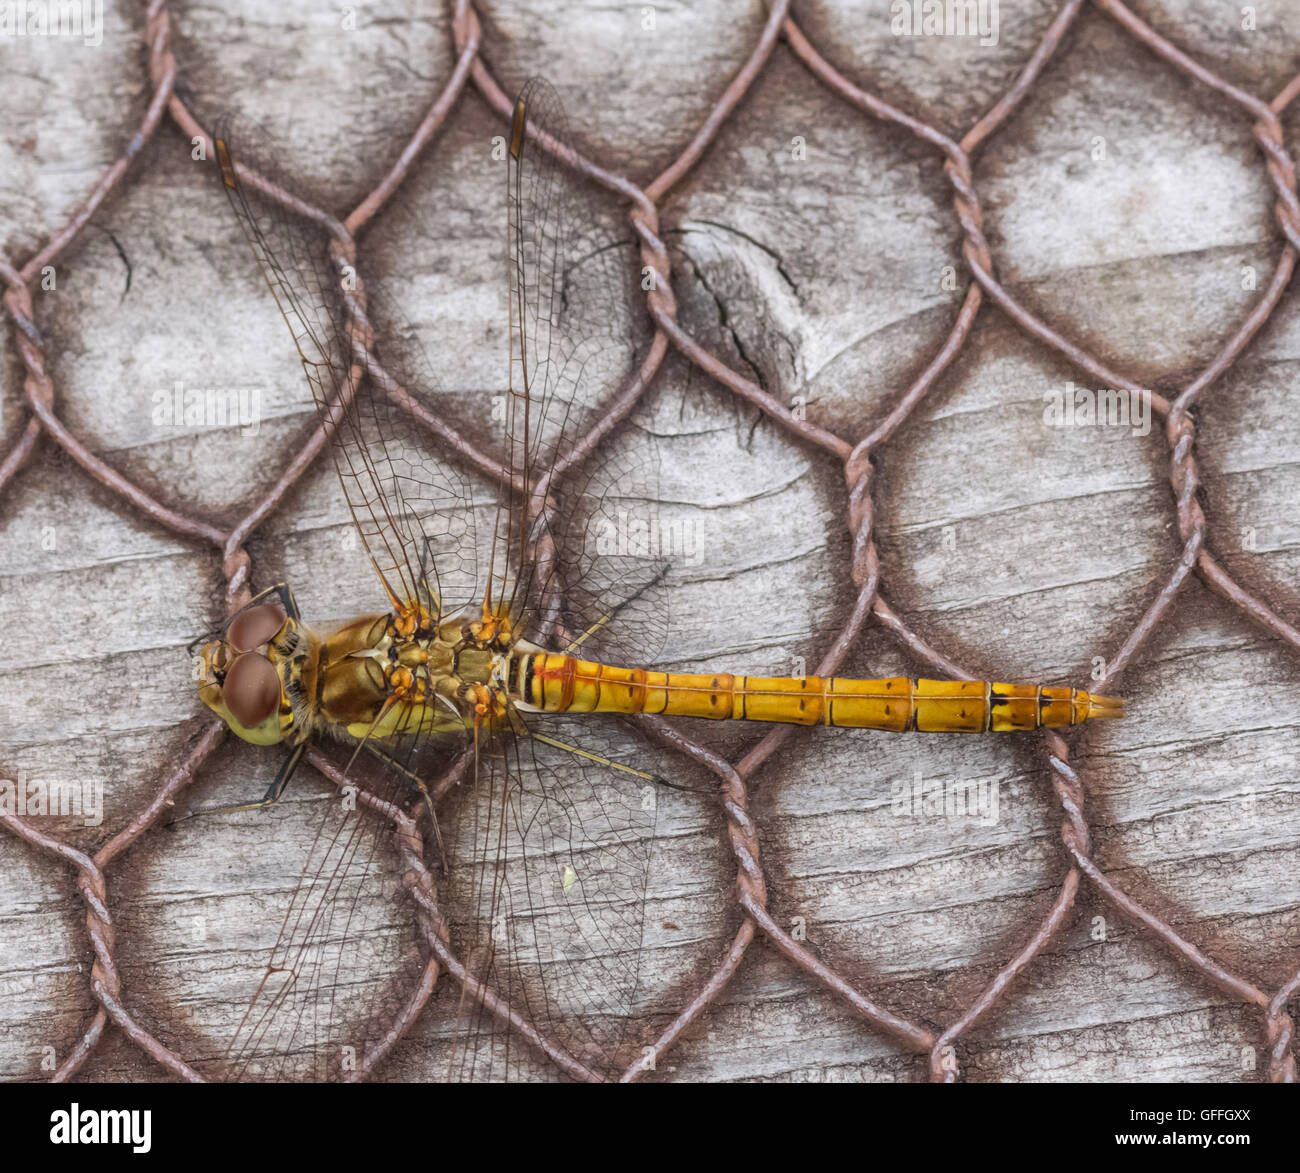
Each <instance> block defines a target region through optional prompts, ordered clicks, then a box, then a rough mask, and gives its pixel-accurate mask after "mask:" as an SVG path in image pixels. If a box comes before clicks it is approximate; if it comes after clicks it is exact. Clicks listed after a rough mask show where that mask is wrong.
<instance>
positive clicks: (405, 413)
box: [217, 137, 477, 611]
mask: <svg viewBox="0 0 1300 1173" xmlns="http://www.w3.org/2000/svg"><path fill="white" fill-rule="evenodd" d="M217 151H218V159H219V162H220V164H221V172H222V181H223V185H224V187H225V190H226V194H227V196H228V197H229V200H230V206H231V208H232V209H233V210H234V213H235V216H236V218H237V219H238V221H239V223H240V226H241V227H242V228H243V230H244V235H245V236H246V237H247V239H248V242H249V244H250V246H251V247H252V249H253V253H254V255H255V256H256V258H257V261H258V264H259V266H260V268H261V270H262V274H263V276H264V277H265V278H266V283H267V285H268V286H269V287H270V289H271V292H272V294H273V295H274V296H275V300H276V304H277V305H278V306H279V308H280V312H281V314H282V315H283V316H284V320H285V323H286V324H287V325H288V327H289V331H290V333H291V334H292V336H293V342H294V345H295V346H296V347H297V350H298V354H299V357H300V358H301V360H302V368H303V372H304V374H305V375H306V376H307V382H308V385H309V386H310V387H311V392H312V399H313V401H314V403H315V405H316V411H317V414H318V416H319V418H320V421H321V423H322V425H323V426H324V427H325V428H326V429H328V430H329V432H330V434H331V443H330V453H331V456H332V459H333V463H334V467H335V469H336V471H337V472H338V477H339V481H340V483H341V484H342V486H343V493H344V496H345V498H346V499H347V502H348V507H349V509H350V510H351V513H352V518H353V522H354V523H355V525H356V528H357V532H358V534H359V535H360V537H361V541H362V543H363V545H364V548H365V550H366V553H367V555H368V557H369V559H370V561H371V564H372V565H373V566H374V568H375V571H376V573H377V574H378V575H379V577H380V579H381V581H382V583H383V584H384V586H385V588H386V591H387V593H388V594H389V596H390V599H391V600H392V601H394V602H395V603H398V604H404V603H407V602H409V601H411V600H417V599H418V600H421V601H424V602H426V605H427V604H428V602H429V601H430V600H429V596H430V595H431V596H432V602H433V603H434V605H435V607H436V609H437V610H439V611H443V610H454V609H457V608H458V607H460V606H463V605H464V604H465V603H467V602H468V601H470V599H471V598H472V597H473V595H474V593H475V591H476V589H477V543H476V541H475V534H474V529H473V525H474V522H473V512H472V509H471V508H470V502H471V498H470V492H469V486H468V484H467V483H466V481H465V479H464V477H463V476H461V475H460V473H459V472H458V471H457V470H456V469H455V467H454V466H452V465H450V464H449V463H448V462H447V461H445V460H443V461H434V460H431V459H430V458H429V451H430V441H431V439H432V437H431V436H430V434H429V431H428V429H427V428H426V427H425V426H424V425H423V424H422V423H421V422H420V421H419V420H418V419H417V418H416V416H417V414H419V413H420V412H421V410H423V411H424V412H425V414H426V415H429V416H431V417H433V418H436V411H433V409H432V407H431V405H430V404H429V401H428V400H427V399H426V395H425V391H424V390H423V389H422V387H421V384H424V387H425V388H428V387H431V386H432V385H433V375H432V372H431V370H430V369H429V364H428V362H427V360H426V359H424V358H423V356H422V354H421V353H420V352H419V350H418V343H414V342H413V341H412V339H413V332H412V331H411V330H410V329H409V325H408V324H407V323H405V320H404V319H403V318H402V317H401V315H400V314H399V313H398V312H397V311H396V309H395V307H393V306H392V305H391V304H390V303H388V302H387V301H382V300H381V299H379V298H378V297H374V298H373V300H375V301H376V302H377V303H378V308H380V309H381V310H382V311H383V312H385V313H386V314H387V315H388V317H389V321H388V322H387V323H386V325H387V326H388V327H389V330H388V334H387V339H388V341H389V343H390V345H389V347H388V348H387V349H386V350H385V361H384V363H383V373H382V374H381V375H380V376H379V377H378V378H376V377H373V375H372V376H371V377H363V372H365V371H366V369H367V366H368V364H367V361H366V357H365V355H364V354H363V353H362V352H361V351H360V350H359V349H358V347H357V346H356V345H354V342H358V343H359V342H363V341H369V337H370V336H369V330H370V323H369V318H368V317H367V316H365V315H366V305H365V304H364V303H363V302H362V301H361V300H359V298H358V296H357V293H358V291H357V287H356V286H357V281H356V274H355V272H354V271H353V270H352V269H351V267H350V266H349V265H348V263H347V262H346V260H345V259H344V258H343V256H342V255H341V253H340V250H339V248H338V247H337V239H336V238H334V237H331V234H330V232H329V230H328V226H327V225H325V224H322V223H321V222H319V221H318V220H316V219H312V218H309V217H307V216H304V215H301V214H299V212H298V211H297V210H293V211H291V210H290V209H289V208H288V207H287V205H288V204H291V203H293V201H292V199H291V197H288V196H287V195H286V194H285V193H284V192H283V189H281V188H280V187H279V186H278V185H277V184H276V183H275V182H274V181H273V180H270V179H269V178H268V175H269V173H268V171H267V170H266V165H265V164H264V163H263V162H262V161H261V160H257V159H254V161H253V162H252V163H251V164H246V159H253V155H252V154H251V153H248V152H245V149H244V147H243V146H242V144H241V145H240V147H239V151H240V153H239V155H238V157H237V156H236V147H235V144H234V143H233V142H232V141H231V139H230V138H229V137H222V138H219V139H218V140H217ZM277 197H278V198H277ZM404 326H405V327H407V328H405V329H404V328H403V327H404ZM385 375H386V376H388V377H384V376H385Z"/></svg>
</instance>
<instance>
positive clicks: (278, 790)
mask: <svg viewBox="0 0 1300 1173" xmlns="http://www.w3.org/2000/svg"><path fill="white" fill-rule="evenodd" d="M306 749H307V743H306V742H305V741H303V742H299V743H298V744H297V745H296V746H294V749H293V752H292V753H291V754H290V755H289V756H288V757H287V758H285V759H284V764H283V765H281V767H280V769H279V772H278V773H277V774H276V775H275V781H274V782H272V783H271V785H270V787H269V788H268V789H267V791H266V793H265V794H264V795H263V796H262V797H261V798H260V799H258V800H257V802H241V803H236V804H235V805H234V806H205V807H201V808H200V809H199V810H196V811H190V812H189V813H188V814H183V815H181V816H180V818H176V819H172V821H171V822H170V823H168V824H167V826H169V827H174V826H175V825H176V824H177V823H183V822H184V821H185V820H186V819H192V818H194V817H195V816H196V815H233V814H236V813H237V812H239V811H258V810H263V809H264V808H266V807H268V806H274V805H275V804H276V803H277V802H279V801H280V796H281V795H282V794H283V793H284V792H285V789H286V788H287V787H288V785H289V779H290V778H292V777H293V772H294V771H295V770H296V769H297V768H298V763H299V762H301V761H302V755H303V753H304V752H305V751H306Z"/></svg>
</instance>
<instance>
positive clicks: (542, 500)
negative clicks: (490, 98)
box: [493, 79, 668, 659]
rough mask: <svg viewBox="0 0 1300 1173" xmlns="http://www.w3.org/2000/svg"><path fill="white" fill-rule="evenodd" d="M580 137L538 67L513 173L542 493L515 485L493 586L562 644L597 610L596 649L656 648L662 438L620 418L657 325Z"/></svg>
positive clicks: (524, 427) (512, 284) (520, 117)
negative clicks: (575, 148)
mask: <svg viewBox="0 0 1300 1173" xmlns="http://www.w3.org/2000/svg"><path fill="white" fill-rule="evenodd" d="M571 142H572V139H571V137H570V130H569V126H568V122H567V119H566V118H565V115H564V112H563V107H562V105H561V103H560V101H559V99H558V97H557V96H556V94H555V92H554V90H553V89H552V88H551V87H550V86H549V85H548V84H547V83H546V82H545V81H542V80H538V79H534V80H533V81H530V82H529V83H528V85H527V86H525V87H524V90H523V92H522V93H521V95H520V97H519V100H518V102H517V103H516V114H515V123H514V126H513V127H512V134H511V150H510V158H509V175H508V180H507V197H508V198H507V206H508V209H509V211H508V217H509V232H508V238H509V243H510V258H509V266H508V273H509V284H508V299H509V307H510V317H511V355H510V378H509V390H508V395H507V399H506V413H505V415H506V422H505V443H504V450H505V463H506V464H507V466H508V467H509V468H510V469H511V471H512V473H514V474H516V476H517V478H518V480H519V481H520V482H521V483H522V484H524V485H527V486H529V487H530V489H531V492H530V493H529V495H528V497H527V499H526V500H520V499H519V498H518V496H517V495H516V496H515V497H514V498H508V497H507V498H503V501H502V508H501V511H500V513H499V519H500V520H499V521H498V524H497V527H496V536H497V537H498V539H499V540H498V548H497V549H495V550H494V554H493V568H494V571H493V578H494V580H495V581H494V594H495V595H497V596H498V597H500V596H504V597H506V598H507V599H509V600H511V601H512V602H513V608H512V609H513V610H514V611H515V613H516V614H518V615H520V616H523V617H524V618H523V620H522V621H523V622H524V623H525V624H526V625H528V626H530V627H531V633H530V638H533V639H535V640H537V642H540V643H547V644H557V645H559V646H563V644H564V643H565V642H566V641H567V640H570V639H573V638H577V637H578V636H579V635H581V634H582V633H583V632H585V631H587V630H588V628H590V627H592V625H595V624H600V627H601V630H600V631H599V633H598V636H599V637H597V633H595V632H593V633H592V635H590V636H588V640H589V641H591V642H589V643H588V645H587V646H588V650H589V651H593V652H600V653H602V654H609V655H613V656H615V657H619V656H622V657H624V658H626V657H629V656H631V657H633V658H645V659H648V658H652V657H653V656H654V655H656V654H657V653H658V651H659V648H660V647H661V646H662V643H663V638H664V634H665V631H666V622H665V620H664V612H665V608H664V604H663V597H662V591H661V590H660V589H659V587H660V584H661V583H662V581H663V579H664V577H665V571H666V569H667V565H668V560H667V559H666V558H665V557H664V552H663V549H662V543H661V542H660V541H659V540H658V536H659V526H658V505H657V501H658V469H659V457H658V450H657V447H656V445H655V444H654V441H653V437H651V436H650V435H648V434H647V433H645V432H644V431H638V430H636V429H633V428H629V427H626V426H625V427H623V428H617V427H615V428H611V426H610V425H611V423H612V422H613V417H612V415H611V412H612V410H613V408H614V405H615V404H617V403H618V402H619V400H620V396H621V395H622V394H623V393H624V392H625V391H626V389H627V388H628V387H629V386H630V385H632V384H633V383H634V381H635V380H636V378H637V375H638V372H639V369H640V364H641V362H642V361H643V359H644V357H645V355H646V353H647V351H648V349H649V342H650V336H651V332H650V329H649V323H648V319H647V317H646V315H645V313H644V311H643V310H642V309H641V303H642V299H641V296H640V293H639V291H638V288H637V280H638V276H639V271H640V270H639V259H638V252H637V248H636V245H635V242H634V241H633V240H631V239H630V237H628V236H627V229H626V227H622V226H621V221H619V220H613V219H611V211H613V212H615V213H616V212H617V209H611V208H610V207H608V206H607V205H605V204H602V203H601V202H600V200H599V199H598V198H597V197H596V193H595V192H594V191H593V189H592V188H591V186H590V185H589V184H587V183H584V182H583V180H582V179H581V178H580V177H579V176H578V175H577V174H575V172H574V170H573V169H572V167H571V165H570V162H571V156H570V155H569V154H568V151H567V150H566V148H565V146H564V144H569V143H571ZM566 160H569V161H570V162H566ZM620 235H622V236H623V237H625V239H620ZM633 599H635V600H636V605H635V607H632V605H631V601H632V600H633ZM620 609H621V619H622V622H621V623H620V624H619V625H617V626H614V625H612V624H611V623H610V622H609V616H610V615H611V614H612V613H613V612H614V611H616V610H620Z"/></svg>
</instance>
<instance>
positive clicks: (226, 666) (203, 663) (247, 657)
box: [195, 603, 298, 745]
mask: <svg viewBox="0 0 1300 1173" xmlns="http://www.w3.org/2000/svg"><path fill="white" fill-rule="evenodd" d="M296 629H297V625H296V624H295V623H294V622H293V621H292V620H291V619H289V618H288V617H287V616H286V615H285V613H284V611H283V610H281V608H280V607H278V606H277V605H276V604H275V603H260V604H258V605H257V606H254V607H249V608H247V609H245V610H243V611H241V612H240V613H239V614H238V615H236V616H235V618H234V619H233V620H231V623H230V626H229V627H227V628H226V630H225V632H224V633H223V635H222V636H221V638H219V639H214V640H211V641H209V642H208V643H207V644H205V645H204V647H203V649H202V650H201V651H200V652H199V653H198V657H197V660H196V663H195V675H196V677H197V678H198V683H199V698H200V699H201V700H202V701H203V703H204V704H205V705H207V706H208V708H210V709H211V710H212V711H213V712H214V713H216V714H217V716H218V717H220V718H221V719H222V720H223V721H225V723H226V724H227V725H229V726H230V728H231V730H232V731H233V732H234V733H235V734H237V735H238V736H239V737H242V738H243V739H244V740H245V741H250V742H252V743H253V744H254V745H275V744H277V743H278V742H280V741H283V740H284V739H285V737H286V736H287V735H288V734H289V733H290V732H292V730H293V723H294V721H293V706H292V704H291V703H290V701H289V692H288V687H287V676H288V672H289V671H290V668H291V665H292V658H291V655H290V654H289V653H290V652H291V651H292V649H293V648H294V647H296V646H297V643H298V641H297V639H296V638H294V636H295V634H296Z"/></svg>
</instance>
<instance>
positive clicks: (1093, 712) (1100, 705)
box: [1088, 693, 1124, 721]
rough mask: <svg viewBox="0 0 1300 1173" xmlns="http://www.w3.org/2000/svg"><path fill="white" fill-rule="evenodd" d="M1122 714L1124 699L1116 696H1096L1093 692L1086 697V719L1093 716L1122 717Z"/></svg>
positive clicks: (1090, 718)
mask: <svg viewBox="0 0 1300 1173" xmlns="http://www.w3.org/2000/svg"><path fill="white" fill-rule="evenodd" d="M1122 716H1124V699H1123V698H1122V697H1117V696H1097V695H1096V694H1095V693H1094V694H1090V695H1089V697H1088V720H1090V721H1091V720H1092V719H1093V718H1094V717H1122Z"/></svg>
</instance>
